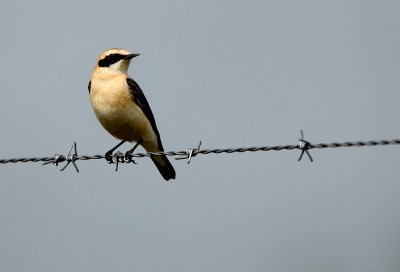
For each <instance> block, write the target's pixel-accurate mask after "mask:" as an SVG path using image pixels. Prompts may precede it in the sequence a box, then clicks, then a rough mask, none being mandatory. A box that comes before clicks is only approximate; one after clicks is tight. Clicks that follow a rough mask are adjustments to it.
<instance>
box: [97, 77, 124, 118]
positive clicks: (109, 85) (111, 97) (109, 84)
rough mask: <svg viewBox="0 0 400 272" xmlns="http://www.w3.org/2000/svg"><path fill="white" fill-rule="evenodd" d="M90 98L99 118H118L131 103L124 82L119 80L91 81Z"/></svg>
mask: <svg viewBox="0 0 400 272" xmlns="http://www.w3.org/2000/svg"><path fill="white" fill-rule="evenodd" d="M90 100H91V102H92V106H93V109H94V112H95V113H96V116H97V117H98V118H99V119H101V118H118V117H119V116H120V115H123V114H124V113H125V111H126V109H127V108H128V107H129V105H130V104H131V103H132V102H131V101H132V97H131V94H130V92H129V89H128V87H127V85H126V83H125V82H124V81H120V80H105V81H98V82H93V83H92V86H91V91H90Z"/></svg>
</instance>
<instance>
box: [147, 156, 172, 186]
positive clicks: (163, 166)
mask: <svg viewBox="0 0 400 272" xmlns="http://www.w3.org/2000/svg"><path fill="white" fill-rule="evenodd" d="M151 159H152V160H153V162H154V164H155V165H156V166H157V169H158V171H160V174H161V175H162V176H163V178H164V179H165V180H170V179H175V175H176V174H175V170H174V167H173V166H172V164H171V163H170V162H169V160H168V158H167V156H165V155H162V156H151Z"/></svg>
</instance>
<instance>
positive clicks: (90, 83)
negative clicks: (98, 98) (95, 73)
mask: <svg viewBox="0 0 400 272" xmlns="http://www.w3.org/2000/svg"><path fill="white" fill-rule="evenodd" d="M91 86H92V81H91V80H90V81H89V84H88V86H87V88H88V90H89V94H90V87H91Z"/></svg>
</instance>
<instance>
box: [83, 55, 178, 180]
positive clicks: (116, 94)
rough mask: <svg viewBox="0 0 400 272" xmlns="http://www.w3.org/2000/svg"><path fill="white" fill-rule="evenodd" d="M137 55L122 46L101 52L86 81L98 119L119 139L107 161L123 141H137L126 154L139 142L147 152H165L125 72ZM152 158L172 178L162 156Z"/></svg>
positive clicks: (146, 107)
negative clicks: (90, 77) (91, 73)
mask: <svg viewBox="0 0 400 272" xmlns="http://www.w3.org/2000/svg"><path fill="white" fill-rule="evenodd" d="M137 56H139V54H131V53H129V52H128V51H126V50H124V49H121V48H113V49H108V50H106V51H104V52H103V53H102V54H101V55H100V56H99V58H98V61H97V63H96V67H95V69H94V71H93V75H92V79H91V81H90V82H89V86H88V88H89V94H90V101H91V103H92V106H93V110H94V113H95V114H96V117H97V119H98V120H99V121H100V123H101V125H102V126H103V127H104V128H105V129H106V130H107V131H108V132H109V133H110V134H111V135H113V136H114V137H115V138H118V139H120V140H122V141H121V142H120V143H119V144H118V145H117V146H116V147H114V148H113V149H111V150H109V151H108V152H107V153H106V159H107V160H108V161H109V162H111V161H112V152H113V151H114V150H115V149H116V148H118V147H119V146H120V145H121V144H123V143H124V142H125V141H128V142H136V145H135V146H134V148H132V149H131V150H129V151H128V152H126V155H131V154H132V152H133V151H134V149H135V148H136V147H137V145H138V144H140V145H141V146H143V148H144V149H145V150H146V151H147V152H159V151H164V149H163V146H162V143H161V138H160V133H159V132H158V129H157V126H156V122H155V120H154V116H153V113H152V111H151V109H150V106H149V103H148V102H147V99H146V97H145V96H144V94H143V92H142V90H141V89H140V87H139V85H138V84H137V83H136V82H135V81H134V80H133V79H132V78H130V77H129V76H128V74H127V72H128V68H129V63H130V61H131V59H132V58H134V57H137ZM151 159H152V160H153V162H154V164H155V165H156V166H157V168H158V170H159V171H160V173H161V175H162V176H163V177H164V179H165V180H169V179H174V178H175V170H174V168H173V167H172V165H171V163H170V162H169V160H168V158H167V157H166V156H165V155H162V156H151Z"/></svg>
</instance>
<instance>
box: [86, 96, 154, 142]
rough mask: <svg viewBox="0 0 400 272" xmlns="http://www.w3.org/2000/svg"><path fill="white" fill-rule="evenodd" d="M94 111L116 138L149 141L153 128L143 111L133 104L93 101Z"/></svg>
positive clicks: (128, 102)
mask: <svg viewBox="0 0 400 272" xmlns="http://www.w3.org/2000/svg"><path fill="white" fill-rule="evenodd" d="M93 109H94V112H95V114H96V116H97V119H98V120H99V121H100V123H101V125H102V126H103V127H104V128H105V129H106V130H107V131H108V132H109V133H110V134H111V135H113V136H114V137H116V138H118V139H121V140H126V141H135V142H137V141H138V140H139V139H140V138H142V139H147V138H149V137H151V135H149V133H150V130H151V126H150V123H149V122H148V120H147V119H146V118H145V116H144V114H143V112H142V110H141V109H140V108H139V107H138V106H137V105H136V104H134V103H133V102H131V101H125V102H123V103H118V102H116V103H115V101H114V102H113V101H102V100H96V99H94V101H93Z"/></svg>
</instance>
